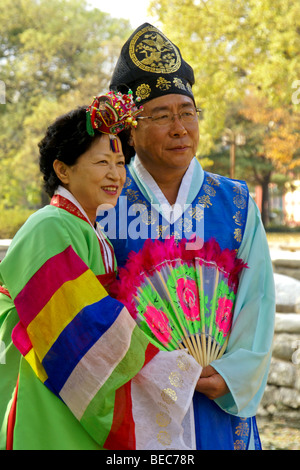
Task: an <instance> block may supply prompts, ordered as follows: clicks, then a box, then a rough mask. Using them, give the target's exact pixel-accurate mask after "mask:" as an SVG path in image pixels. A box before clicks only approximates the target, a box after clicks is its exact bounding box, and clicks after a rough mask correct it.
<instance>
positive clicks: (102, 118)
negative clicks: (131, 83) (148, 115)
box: [86, 90, 143, 151]
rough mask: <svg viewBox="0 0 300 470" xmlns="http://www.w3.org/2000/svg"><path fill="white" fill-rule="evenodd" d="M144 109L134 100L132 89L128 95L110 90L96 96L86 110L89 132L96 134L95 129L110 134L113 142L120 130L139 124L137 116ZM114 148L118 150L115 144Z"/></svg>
mask: <svg viewBox="0 0 300 470" xmlns="http://www.w3.org/2000/svg"><path fill="white" fill-rule="evenodd" d="M142 110H143V108H142V107H140V108H138V107H137V105H136V103H135V102H134V100H133V96H132V92H131V90H129V92H128V95H126V94H123V93H120V92H118V93H114V92H113V91H110V92H109V93H107V94H105V95H100V96H96V97H95V98H94V100H93V102H92V104H91V105H90V106H89V107H88V108H87V110H86V115H87V132H88V134H89V135H91V136H93V135H95V130H98V131H100V132H102V133H104V134H109V136H110V139H111V143H112V144H113V143H114V142H113V141H114V140H115V141H116V137H115V136H116V135H117V134H118V133H119V132H121V131H123V130H124V129H128V128H129V127H131V126H132V127H136V126H137V121H136V116H137V115H138V114H140V113H141V112H142ZM112 149H113V150H114V151H117V149H116V148H115V147H114V146H113V145H112Z"/></svg>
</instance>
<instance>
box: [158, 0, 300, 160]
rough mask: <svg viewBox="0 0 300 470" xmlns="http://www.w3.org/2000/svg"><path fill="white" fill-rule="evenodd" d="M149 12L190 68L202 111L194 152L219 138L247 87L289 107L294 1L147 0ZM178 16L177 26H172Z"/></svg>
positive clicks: (295, 49)
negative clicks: (155, 16) (191, 67)
mask: <svg viewBox="0 0 300 470" xmlns="http://www.w3.org/2000/svg"><path fill="white" fill-rule="evenodd" d="M151 12H152V13H153V14H155V15H157V17H158V18H159V20H160V21H161V23H162V27H161V28H162V29H163V31H164V32H165V34H166V35H167V36H168V37H170V39H171V40H172V41H173V42H175V44H177V45H178V46H179V47H180V49H181V51H182V55H183V56H184V57H185V58H186V60H187V61H188V62H189V63H190V64H191V65H192V66H193V69H194V72H195V79H196V83H195V85H194V94H195V97H196V100H197V104H198V105H199V106H200V107H202V108H203V110H204V113H203V114H204V119H203V121H202V122H201V124H200V130H201V141H200V148H199V153H200V155H205V156H209V153H210V151H211V150H212V149H213V148H214V146H215V143H216V141H217V140H218V138H219V137H220V136H221V134H222V132H223V130H224V127H225V119H226V114H227V111H228V107H231V106H232V105H233V104H239V103H241V102H242V101H243V99H244V98H245V95H246V93H247V92H248V91H249V89H251V90H252V92H254V94H255V95H256V96H260V97H264V98H266V99H267V101H268V102H269V104H270V105H271V106H275V107H282V106H290V107H291V108H292V111H293V112H299V111H300V104H299V103H298V104H297V103H292V95H293V93H294V92H295V90H294V89H293V87H292V86H293V83H294V82H295V81H296V80H297V79H298V80H299V78H300V31H299V18H300V3H299V2H297V1H295V0H277V1H276V2H274V1H272V0H171V1H170V0H155V1H154V0H152V2H151ZM178 18H180V26H179V25H178Z"/></svg>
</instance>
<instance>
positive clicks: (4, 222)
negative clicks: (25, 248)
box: [0, 207, 34, 239]
mask: <svg viewBox="0 0 300 470" xmlns="http://www.w3.org/2000/svg"><path fill="white" fill-rule="evenodd" d="M33 212H34V211H33V210H29V209H24V208H20V207H17V208H15V209H6V210H1V211H0V239H11V238H13V237H14V235H15V234H16V233H17V231H18V230H19V229H20V228H21V227H22V225H23V224H24V223H25V222H26V220H27V219H28V217H29V216H30V215H31V214H33Z"/></svg>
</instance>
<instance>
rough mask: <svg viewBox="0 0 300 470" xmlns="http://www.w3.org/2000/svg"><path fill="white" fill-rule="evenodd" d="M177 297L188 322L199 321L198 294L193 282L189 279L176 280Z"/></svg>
mask: <svg viewBox="0 0 300 470" xmlns="http://www.w3.org/2000/svg"><path fill="white" fill-rule="evenodd" d="M176 290H177V296H178V298H179V302H180V305H181V308H182V310H183V312H184V315H185V317H186V318H187V319H188V320H191V321H195V320H200V316H199V310H200V308H199V294H198V288H197V284H196V282H195V281H192V280H190V279H182V278H181V279H178V281H177V288H176Z"/></svg>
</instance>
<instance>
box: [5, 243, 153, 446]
mask: <svg viewBox="0 0 300 470" xmlns="http://www.w3.org/2000/svg"><path fill="white" fill-rule="evenodd" d="M41 286H44V288H43V289H41ZM15 305H16V308H17V311H18V314H19V317H20V323H19V324H18V325H17V326H16V327H15V329H14V330H13V335H12V338H13V342H14V344H15V345H16V346H17V347H18V349H19V350H20V351H21V353H22V354H23V355H24V356H25V358H26V359H27V361H28V362H29V363H30V365H31V366H32V368H33V370H34V371H35V372H36V374H37V375H38V377H39V378H40V379H41V380H42V381H43V382H44V383H45V385H46V386H48V387H49V388H50V389H51V390H52V391H53V392H54V393H56V394H57V395H58V396H60V397H61V398H62V400H63V401H64V402H65V403H66V404H67V405H68V407H69V408H70V409H71V411H72V412H73V414H74V415H75V416H76V418H77V419H78V420H79V421H81V422H82V424H83V426H84V427H86V428H87V429H88V430H89V432H92V435H93V437H94V438H95V440H96V441H97V442H98V443H100V444H101V445H104V444H105V441H106V439H107V438H108V436H109V433H110V429H111V427H112V425H113V423H114V416H115V415H117V416H119V412H117V409H118V406H117V407H116V403H120V405H121V407H123V408H124V403H123V402H120V400H119V399H117V401H116V403H115V400H116V395H115V393H116V390H118V389H119V391H118V395H117V398H118V396H120V395H121V396H122V395H123V394H124V393H125V395H126V393H127V395H128V382H129V381H130V380H131V379H132V377H133V376H135V375H136V374H137V373H138V371H139V370H140V369H141V368H142V367H143V365H144V364H145V363H146V362H147V359H146V358H145V355H147V356H149V354H150V356H151V355H152V356H153V355H155V354H156V353H157V352H158V351H157V349H156V348H154V347H152V346H151V345H149V344H148V341H147V340H146V338H145V337H144V336H143V335H142V334H141V332H140V330H139V329H138V327H137V325H136V323H135V322H134V321H133V319H132V318H131V316H130V315H129V313H128V311H127V310H126V309H125V308H124V306H123V305H122V304H121V303H120V302H118V301H117V300H115V299H113V298H112V297H110V296H108V294H107V292H106V291H105V289H104V288H103V287H102V285H101V284H100V283H99V281H98V279H97V277H96V276H95V275H94V274H93V272H92V271H91V270H90V269H89V268H88V267H87V266H86V265H85V263H84V262H83V261H82V260H81V259H80V258H79V257H78V255H77V254H76V253H75V252H74V250H73V248H72V247H68V248H67V249H66V250H64V251H63V252H62V253H59V254H57V255H56V256H54V257H52V258H50V259H49V260H48V261H47V262H46V263H45V264H44V265H43V266H42V267H41V268H40V269H39V270H38V271H37V272H36V273H35V274H34V276H33V277H32V278H31V279H30V281H29V282H28V283H27V284H26V285H25V286H24V288H23V289H22V291H21V292H20V293H19V294H18V295H17V297H16V298H15ZM122 387H124V390H123V389H122ZM126 390H127V392H126ZM127 403H128V404H129V405H130V406H128V407H126V406H125V410H123V419H124V422H123V424H122V427H123V428H124V429H126V428H127V425H125V424H124V423H126V422H127V421H128V419H129V421H131V422H132V420H131V419H130V410H131V404H130V400H129V402H128V400H127ZM95 408H96V409H97V413H96V415H98V416H99V415H100V416H101V417H103V416H105V417H106V418H105V425H103V423H101V426H95V425H94V424H93V421H94V420H95ZM127 412H128V413H129V418H128V416H126V414H127ZM119 419H120V418H119V417H118V420H119ZM96 421H97V420H96ZM114 426H115V425H114ZM91 427H92V428H93V427H94V429H92V431H91ZM129 429H130V427H129ZM118 433H119V432H118ZM118 433H116V431H114V434H115V435H116V434H118ZM123 434H124V431H123V433H122V435H123ZM127 440H129V441H130V442H131V444H130V445H132V446H133V447H132V448H134V445H135V444H134V440H133V438H132V437H131V438H130V439H129V438H127V439H126V440H125V442H126V441H127ZM110 441H111V438H110ZM122 441H123V445H124V435H123V437H122ZM111 445H113V446H115V440H114V442H113V443H112V444H111ZM126 445H128V444H126Z"/></svg>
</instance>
